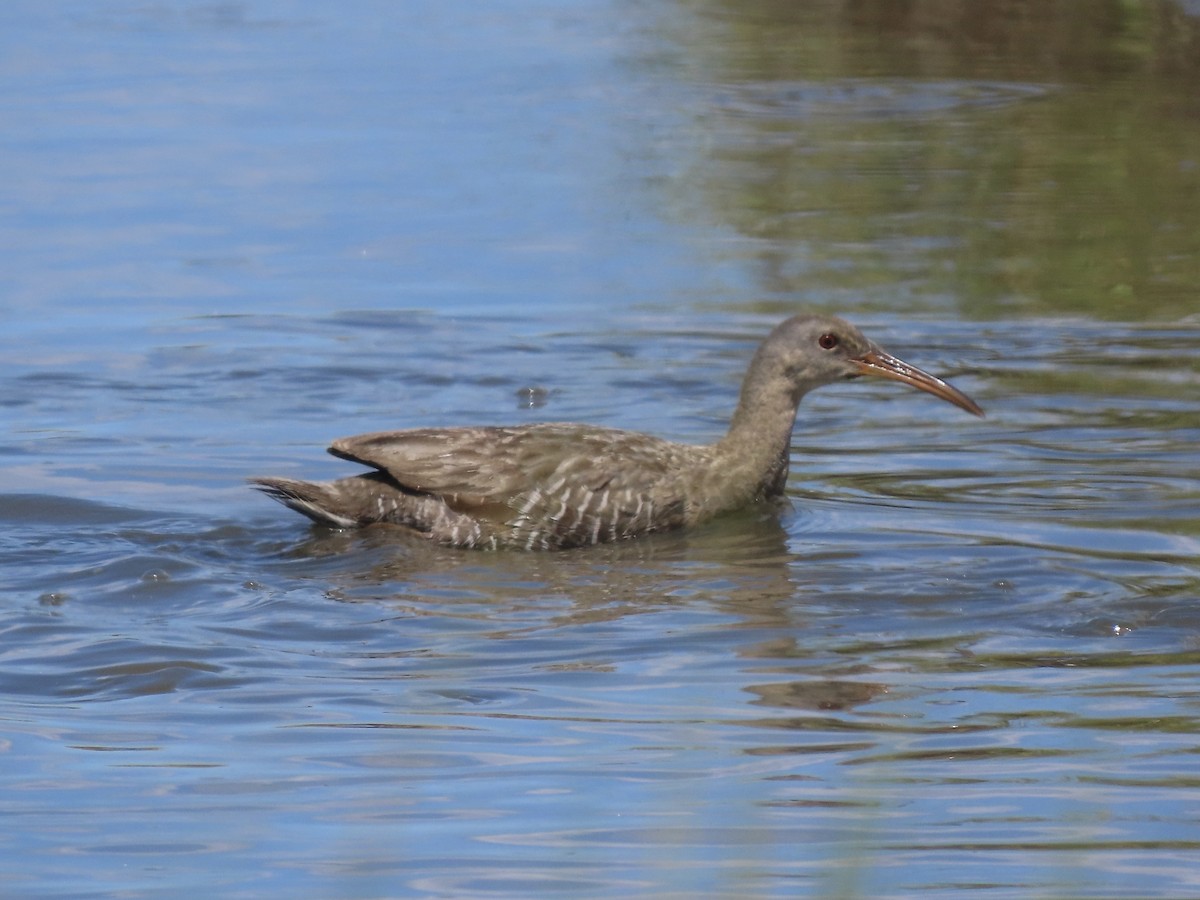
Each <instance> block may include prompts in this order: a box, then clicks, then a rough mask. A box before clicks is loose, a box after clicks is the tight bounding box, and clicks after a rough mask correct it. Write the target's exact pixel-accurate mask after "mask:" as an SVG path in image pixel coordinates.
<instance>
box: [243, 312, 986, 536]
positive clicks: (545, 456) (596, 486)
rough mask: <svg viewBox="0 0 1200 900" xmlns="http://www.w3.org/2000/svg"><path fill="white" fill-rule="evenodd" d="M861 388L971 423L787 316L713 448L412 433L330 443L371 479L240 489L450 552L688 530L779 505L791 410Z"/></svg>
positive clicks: (934, 388) (823, 319) (558, 435)
mask: <svg viewBox="0 0 1200 900" xmlns="http://www.w3.org/2000/svg"><path fill="white" fill-rule="evenodd" d="M860 375H873V376H877V377H882V378H890V379H893V380H896V381H902V382H904V383H906V384H910V385H912V386H913V387H916V388H919V389H920V390H923V391H927V392H929V393H931V394H934V395H935V396H937V397H941V398H942V399H944V400H947V401H949V402H951V403H953V404H955V405H956V406H959V407H961V408H962V409H965V410H967V411H968V412H970V413H973V414H975V415H980V416H981V415H983V411H982V410H981V409H980V408H979V406H978V405H976V403H975V402H974V401H973V400H971V399H970V398H969V397H967V396H966V395H965V394H963V393H962V392H960V391H958V390H957V389H956V388H954V387H952V386H951V385H949V384H947V383H946V382H944V381H942V380H940V379H938V378H935V377H934V376H932V375H929V374H928V373H926V372H922V371H921V370H920V369H917V368H914V367H913V366H910V365H908V364H907V363H904V362H902V361H900V360H898V359H896V358H895V357H893V356H890V355H889V354H887V353H885V352H884V351H883V350H881V349H879V348H878V347H877V346H875V345H874V344H872V343H871V342H870V341H869V340H867V339H866V338H865V337H864V336H863V335H862V334H861V333H860V332H859V331H858V329H856V328H854V327H853V326H852V325H850V324H848V323H846V322H844V321H842V320H841V319H838V318H836V317H833V316H827V315H800V316H793V317H792V318H790V319H788V320H787V321H785V322H783V323H782V324H781V325H779V326H778V327H777V328H776V329H775V330H774V331H772V332H771V334H770V335H769V336H768V337H767V339H766V340H765V341H764V342H763V343H762V345H761V346H760V347H759V349H758V352H757V353H756V354H755V356H754V360H753V361H752V362H751V364H750V368H749V370H748V371H747V372H746V377H745V379H744V380H743V382H742V391H741V397H740V399H739V401H738V406H737V409H736V410H735V412H734V415H733V419H732V421H731V423H730V426H729V431H728V432H727V433H726V434H725V436H724V437H723V438H721V440H719V441H717V442H716V443H715V444H706V445H694V444H679V443H674V442H671V441H665V440H662V439H661V438H657V437H653V436H651V435H648V434H642V433H640V432H634V431H622V430H618V429H611V428H596V427H593V426H590V425H576V424H544V425H520V426H513V427H479V428H418V429H412V430H409V431H384V432H377V433H374V434H364V435H359V436H357V437H349V438H341V439H340V440H337V441H334V442H333V445H332V446H331V447H330V448H329V452H330V453H332V454H333V455H334V456H338V457H341V458H342V459H348V460H351V461H353V462H358V463H362V464H364V465H366V466H369V467H371V468H372V469H373V470H374V471H371V472H367V473H365V474H362V475H357V476H352V477H349V478H342V479H339V480H337V481H333V482H325V483H313V482H306V481H297V480H294V479H290V478H255V479H251V481H252V483H253V484H254V485H255V486H256V487H258V488H259V489H260V490H262V491H264V492H266V493H267V494H269V495H270V496H272V497H274V498H275V499H277V500H279V501H281V502H282V503H284V504H286V505H287V506H289V507H291V508H292V509H294V510H296V511H297V512H300V513H303V514H304V515H306V516H308V517H309V518H310V519H312V520H313V521H314V522H317V523H319V524H322V525H327V526H330V527H333V528H352V527H357V526H361V525H370V524H373V523H379V522H387V523H391V524H395V525H402V526H405V527H407V528H409V529H412V530H413V531H416V532H419V533H421V534H423V535H426V536H427V537H429V538H430V539H432V540H434V541H437V542H439V543H442V544H447V545H450V546H455V547H481V548H489V549H496V548H500V547H513V548H520V549H525V550H551V549H561V548H566V547H576V546H581V545H588V544H598V543H604V542H607V541H616V540H624V539H627V538H632V537H637V536H639V535H642V534H648V533H651V532H655V531H665V530H667V529H671V528H678V527H681V526H685V525H694V524H696V523H698V522H702V521H705V520H707V519H710V518H712V517H714V516H716V515H719V514H720V513H723V512H728V511H730V510H733V509H737V508H739V507H742V506H745V505H748V504H750V503H753V502H755V501H758V500H763V499H766V498H769V497H775V496H778V495H780V494H782V493H783V489H784V485H785V483H786V481H787V472H788V462H789V455H790V443H791V432H792V425H793V423H794V421H795V417H796V407H797V406H798V405H799V403H800V400H801V398H802V397H803V396H804V394H806V393H807V392H808V391H810V390H812V389H813V388H816V387H820V386H821V385H825V384H831V383H833V382H835V381H842V380H846V379H851V378H856V377H858V376H860Z"/></svg>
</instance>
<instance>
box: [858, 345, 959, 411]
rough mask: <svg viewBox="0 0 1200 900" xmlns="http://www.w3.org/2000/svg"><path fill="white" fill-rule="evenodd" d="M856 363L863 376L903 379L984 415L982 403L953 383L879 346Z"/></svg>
mask: <svg viewBox="0 0 1200 900" xmlns="http://www.w3.org/2000/svg"><path fill="white" fill-rule="evenodd" d="M853 362H854V364H855V365H856V366H857V367H858V372H859V374H860V375H873V376H875V377H876V378H890V379H891V380H892V381H901V382H903V383H904V384H908V385H912V386H913V387H915V388H916V389H917V390H919V391H925V392H926V393H929V394H933V396H935V397H941V398H942V399H943V400H946V401H948V402H950V403H953V404H954V405H955V406H957V407H958V408H959V409H965V410H966V411H967V412H969V413H971V415H973V416H980V417H982V416H983V409H982V408H981V407H980V406H979V404H978V403H976V402H975V401H974V400H972V399H971V398H970V397H968V396H967V395H966V394H964V393H963V392H962V391H960V390H959V389H958V388H956V387H954V385H952V384H948V383H947V382H945V381H942V379H940V378H936V377H934V376H933V375H930V374H929V373H928V372H923V371H921V370H920V369H918V368H917V367H916V366H910V365H909V364H908V363H906V362H905V361H904V360H902V359H896V357H894V356H892V354H890V353H885V352H884V351H883V350H880V349H879V348H878V347H872V348H871V349H870V350H868V351H867V352H866V353H864V354H863V355H862V356H860V357H858V358H857V359H855V360H853Z"/></svg>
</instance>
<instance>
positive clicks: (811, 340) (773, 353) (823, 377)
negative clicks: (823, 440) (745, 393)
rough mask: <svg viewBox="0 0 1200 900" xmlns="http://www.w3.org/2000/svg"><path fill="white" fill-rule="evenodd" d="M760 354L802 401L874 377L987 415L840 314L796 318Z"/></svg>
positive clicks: (960, 392) (774, 332)
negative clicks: (823, 387) (822, 388)
mask: <svg viewBox="0 0 1200 900" xmlns="http://www.w3.org/2000/svg"><path fill="white" fill-rule="evenodd" d="M759 355H760V357H762V363H763V364H764V367H765V368H769V369H773V370H774V371H776V372H780V371H782V373H783V375H784V377H785V378H787V379H788V381H789V382H790V384H791V385H792V389H793V390H794V391H795V394H796V397H797V398H799V397H800V396H803V395H804V394H805V393H807V392H808V391H810V390H812V389H813V388H816V387H820V386H821V385H825V384H832V383H834V382H837V381H844V380H847V379H850V378H858V377H860V376H863V375H869V376H872V377H875V378H889V379H891V380H892V381H900V382H903V383H904V384H907V385H910V386H912V387H915V388H917V390H921V391H925V392H927V393H930V394H933V395H934V396H935V397H940V398H941V399H943V400H946V401H947V402H949V403H953V404H954V405H955V406H957V407H959V408H960V409H965V410H966V411H967V412H969V413H971V414H972V415H976V416H982V415H983V410H982V409H981V408H980V407H979V404H977V403H976V402H975V401H974V400H972V399H971V398H970V397H968V396H967V395H966V394H964V393H963V392H962V391H960V390H958V388H956V387H954V386H953V385H951V384H948V383H947V382H945V381H942V379H940V378H937V377H935V376H933V375H930V374H929V373H928V372H924V371H922V370H921V369H918V368H917V367H916V366H912V365H909V364H908V363H906V362H904V361H903V360H901V359H897V358H896V357H894V356H892V355H891V354H890V353H887V352H886V351H884V350H883V349H882V348H880V347H879V346H878V345H876V344H875V343H873V342H872V341H870V340H868V339H867V338H866V337H865V336H864V335H863V333H862V332H861V331H859V330H858V329H857V328H855V327H854V326H853V325H851V324H850V323H849V322H846V321H844V320H842V319H839V318H837V317H836V316H829V315H823V314H802V315H798V316H793V317H792V318H790V319H788V320H786V321H785V322H783V323H781V324H780V325H779V326H778V327H777V328H776V329H775V330H774V331H772V332H771V334H770V336H769V337H768V338H767V339H766V341H764V342H763V345H762V348H761V349H760V350H759Z"/></svg>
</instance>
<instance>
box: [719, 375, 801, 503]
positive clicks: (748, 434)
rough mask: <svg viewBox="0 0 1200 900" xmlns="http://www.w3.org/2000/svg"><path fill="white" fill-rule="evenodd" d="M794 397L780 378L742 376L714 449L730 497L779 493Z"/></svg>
mask: <svg viewBox="0 0 1200 900" xmlns="http://www.w3.org/2000/svg"><path fill="white" fill-rule="evenodd" d="M800 396H801V395H800V393H799V392H796V391H795V390H794V388H793V385H792V384H791V383H790V382H789V381H788V380H786V379H784V378H781V377H774V378H771V377H766V373H759V372H755V371H753V370H752V371H751V373H750V374H749V375H748V376H747V378H746V381H745V382H744V383H743V385H742V393H741V396H740V398H739V399H738V405H737V409H736V410H734V413H733V418H732V420H731V421H730V423H729V431H728V432H727V433H726V434H725V436H724V437H723V438H721V440H720V441H718V442H717V445H716V448H715V450H716V456H717V457H718V459H719V460H720V467H721V469H722V471H723V472H724V473H725V475H726V478H727V479H728V483H727V487H726V489H727V490H728V491H729V492H730V493H731V494H734V495H737V496H739V497H742V498H744V499H747V500H749V499H763V498H765V497H773V496H778V495H779V494H782V493H783V488H784V485H785V483H786V482H787V474H788V463H789V458H790V453H791V443H792V426H793V424H795V421H796V407H797V406H798V405H799V403H800Z"/></svg>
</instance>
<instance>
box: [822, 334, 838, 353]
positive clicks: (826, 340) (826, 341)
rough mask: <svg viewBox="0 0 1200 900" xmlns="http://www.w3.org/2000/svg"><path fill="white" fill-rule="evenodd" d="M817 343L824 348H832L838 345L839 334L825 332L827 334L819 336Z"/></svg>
mask: <svg viewBox="0 0 1200 900" xmlns="http://www.w3.org/2000/svg"><path fill="white" fill-rule="evenodd" d="M817 344H818V345H819V346H820V348H821V349H822V350H832V349H833V348H834V347H836V346H837V345H838V336H837V335H836V334H830V333H829V332H825V334H823V335H821V336H820V337H819V338H817Z"/></svg>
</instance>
